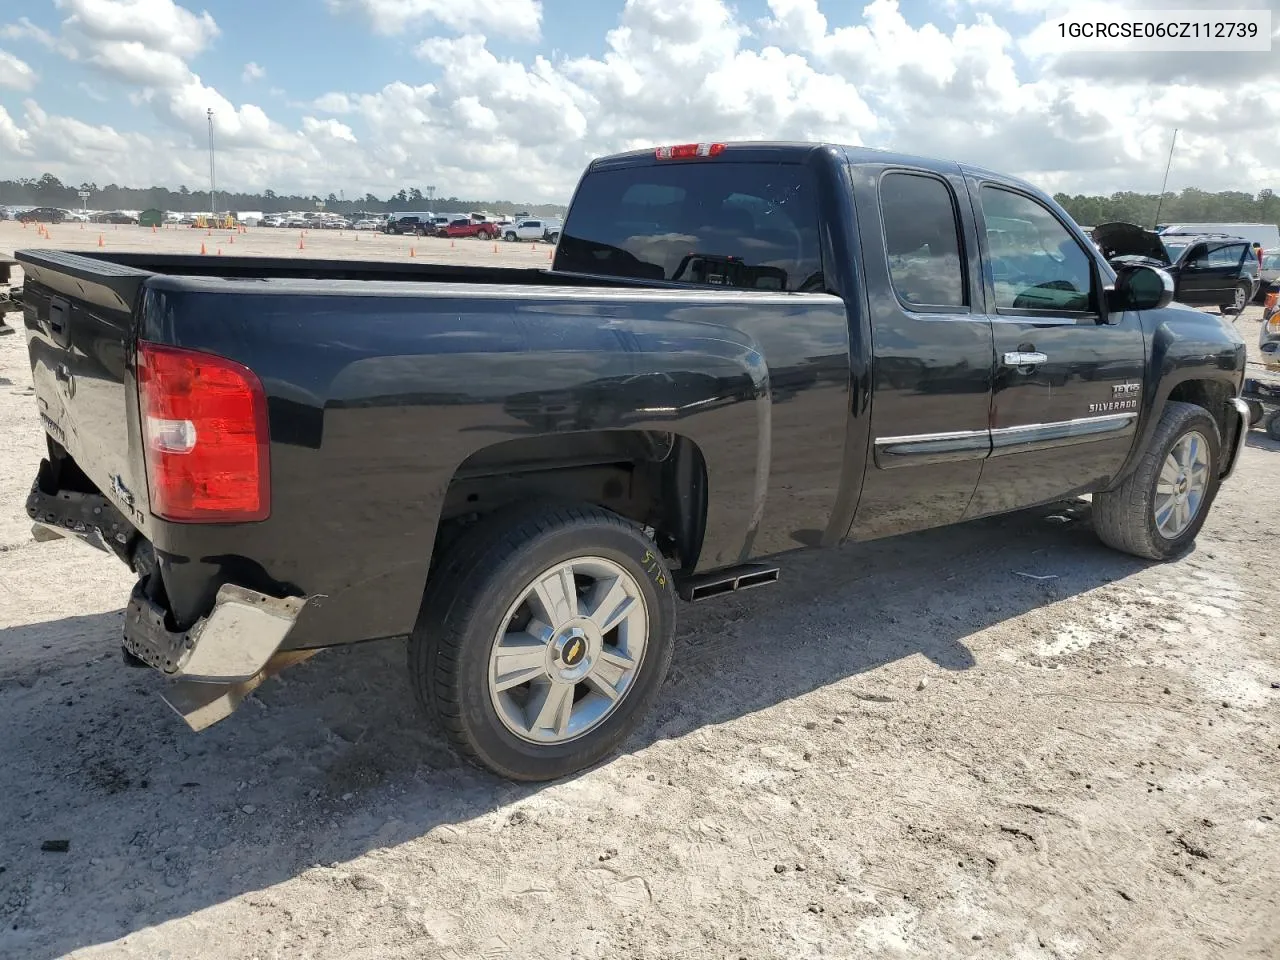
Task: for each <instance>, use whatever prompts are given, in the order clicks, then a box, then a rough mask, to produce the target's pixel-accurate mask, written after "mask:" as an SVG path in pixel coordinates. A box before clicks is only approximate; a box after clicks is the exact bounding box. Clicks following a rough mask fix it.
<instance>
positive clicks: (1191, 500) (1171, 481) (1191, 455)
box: [1152, 430, 1209, 540]
mask: <svg viewBox="0 0 1280 960" xmlns="http://www.w3.org/2000/svg"><path fill="white" fill-rule="evenodd" d="M1208 488H1209V444H1208V441H1206V440H1205V438H1204V436H1203V434H1201V433H1200V432H1199V431H1196V430H1192V431H1190V432H1188V433H1187V434H1185V435H1184V436H1183V437H1182V438H1181V439H1179V440H1178V442H1177V443H1175V444H1174V445H1173V449H1172V450H1170V451H1169V455H1168V456H1167V457H1165V460H1164V466H1163V467H1162V468H1161V470H1160V476H1159V477H1158V478H1157V480H1156V495H1155V500H1154V503H1153V507H1152V509H1153V511H1154V513H1155V521H1156V529H1157V530H1159V531H1160V536H1162V537H1164V538H1165V539H1166V540H1174V539H1176V538H1177V537H1178V536H1180V535H1181V534H1182V533H1183V532H1184V531H1185V530H1186V529H1187V527H1189V526H1191V521H1192V520H1194V519H1195V518H1196V515H1197V514H1198V513H1199V512H1200V505H1201V504H1202V503H1204V495H1205V491H1206V490H1208Z"/></svg>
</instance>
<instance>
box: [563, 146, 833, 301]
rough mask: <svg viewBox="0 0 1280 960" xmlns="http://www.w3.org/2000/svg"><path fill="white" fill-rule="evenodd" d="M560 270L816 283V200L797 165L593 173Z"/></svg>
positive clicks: (572, 218)
mask: <svg viewBox="0 0 1280 960" xmlns="http://www.w3.org/2000/svg"><path fill="white" fill-rule="evenodd" d="M556 266H557V269H560V270H565V271H570V272H574V273H588V274H595V275H598V276H599V275H603V276H612V277H627V278H632V279H640V280H655V281H671V282H675V283H688V284H696V285H710V286H724V287H738V288H744V289H752V290H780V291H817V290H822V289H823V277H822V257H821V253H820V246H819V231H818V204H817V197H816V192H815V187H814V182H813V175H812V173H811V171H810V170H809V168H807V167H803V166H800V165H798V164H780V163H778V164H775V163H728V162H716V161H700V162H694V163H670V164H661V163H659V164H654V165H648V166H636V167H623V168H618V169H614V170H599V171H594V172H592V173H590V174H588V175H587V176H586V178H585V179H584V180H583V182H582V185H581V186H580V187H579V189H578V193H577V195H576V196H575V197H574V201H573V207H572V209H571V210H570V213H569V219H568V222H567V223H566V224H565V228H564V232H563V234H562V235H561V237H560V245H559V249H558V251H557V264H556Z"/></svg>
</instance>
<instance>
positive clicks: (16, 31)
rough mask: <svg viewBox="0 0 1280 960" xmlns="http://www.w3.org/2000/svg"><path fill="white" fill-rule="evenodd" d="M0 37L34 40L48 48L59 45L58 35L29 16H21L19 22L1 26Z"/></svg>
mask: <svg viewBox="0 0 1280 960" xmlns="http://www.w3.org/2000/svg"><path fill="white" fill-rule="evenodd" d="M0 37H2V38H4V39H5V40H34V41H35V42H36V43H38V44H40V46H42V47H45V48H46V49H48V50H52V49H54V48H55V47H57V46H58V38H57V37H55V36H54V35H53V34H51V33H50V32H49V31H48V30H46V29H44V28H43V27H39V26H36V24H34V23H32V22H31V20H30V19H29V18H27V17H19V18H18V22H17V23H6V24H4V26H0Z"/></svg>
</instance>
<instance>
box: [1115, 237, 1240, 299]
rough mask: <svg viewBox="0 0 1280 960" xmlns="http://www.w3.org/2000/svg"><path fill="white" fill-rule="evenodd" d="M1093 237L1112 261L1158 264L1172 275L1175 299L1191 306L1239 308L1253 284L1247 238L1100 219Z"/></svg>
mask: <svg viewBox="0 0 1280 960" xmlns="http://www.w3.org/2000/svg"><path fill="white" fill-rule="evenodd" d="M1092 237H1093V242H1094V243H1095V244H1096V245H1097V247H1098V249H1099V250H1100V251H1102V255H1103V256H1104V257H1106V258H1107V261H1108V262H1109V263H1110V264H1111V265H1112V266H1113V267H1118V266H1120V265H1122V264H1129V265H1135V264H1141V265H1145V266H1153V267H1160V268H1162V269H1164V270H1166V271H1168V273H1169V275H1170V276H1172V277H1173V282H1174V299H1175V300H1177V301H1178V302H1180V303H1185V304H1187V306H1191V307H1218V308H1219V309H1220V310H1221V311H1222V312H1223V313H1224V314H1238V313H1239V312H1240V311H1241V310H1243V309H1244V307H1245V305H1246V304H1247V303H1248V302H1249V301H1250V300H1252V299H1253V295H1254V292H1255V290H1256V288H1257V280H1256V269H1255V267H1256V264H1257V261H1256V260H1255V259H1254V257H1253V252H1252V250H1251V249H1250V245H1249V242H1248V241H1247V240H1245V239H1243V238H1242V237H1232V236H1228V235H1226V234H1206V235H1198V234H1170V233H1163V234H1159V233H1156V232H1155V231H1154V230H1148V229H1146V228H1145V227H1141V226H1139V225H1137V224H1135V223H1120V222H1116V223H1104V224H1102V225H1101V226H1097V227H1094V228H1093V233H1092Z"/></svg>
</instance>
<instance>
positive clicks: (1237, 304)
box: [1218, 281, 1253, 317]
mask: <svg viewBox="0 0 1280 960" xmlns="http://www.w3.org/2000/svg"><path fill="white" fill-rule="evenodd" d="M1252 294H1253V284H1251V283H1245V282H1243V281H1241V282H1240V283H1237V284H1236V286H1235V299H1234V301H1233V302H1231V303H1224V304H1223V305H1222V306H1221V307H1219V308H1218V309H1219V310H1220V311H1221V313H1222V315H1223V316H1224V317H1228V316H1231V317H1234V316H1238V315H1239V314H1241V313H1243V312H1244V308H1245V307H1246V306H1248V305H1249V298H1250V296H1251V295H1252Z"/></svg>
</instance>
